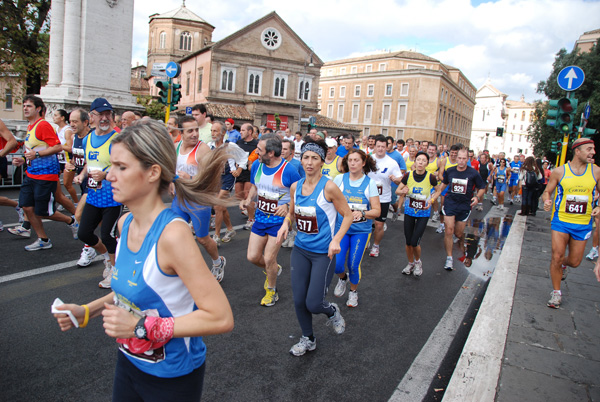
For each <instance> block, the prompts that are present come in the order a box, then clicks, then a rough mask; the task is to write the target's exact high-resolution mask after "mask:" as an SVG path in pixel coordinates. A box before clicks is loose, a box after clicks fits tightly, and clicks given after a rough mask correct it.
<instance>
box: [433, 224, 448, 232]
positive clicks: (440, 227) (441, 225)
mask: <svg viewBox="0 0 600 402" xmlns="http://www.w3.org/2000/svg"><path fill="white" fill-rule="evenodd" d="M444 230H446V225H444V224H443V223H440V226H438V228H437V229H436V230H435V233H444Z"/></svg>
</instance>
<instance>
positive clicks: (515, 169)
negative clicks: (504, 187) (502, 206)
mask: <svg viewBox="0 0 600 402" xmlns="http://www.w3.org/2000/svg"><path fill="white" fill-rule="evenodd" d="M522 166H523V162H521V160H520V159H519V155H515V158H514V159H513V160H512V161H511V162H510V171H511V173H512V174H511V175H510V181H509V182H508V202H510V205H513V202H517V201H519V172H520V171H521V167H522Z"/></svg>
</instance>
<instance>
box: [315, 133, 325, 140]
mask: <svg viewBox="0 0 600 402" xmlns="http://www.w3.org/2000/svg"><path fill="white" fill-rule="evenodd" d="M317 136H318V137H321V139H322V140H324V139H325V134H323V133H322V132H320V131H317Z"/></svg>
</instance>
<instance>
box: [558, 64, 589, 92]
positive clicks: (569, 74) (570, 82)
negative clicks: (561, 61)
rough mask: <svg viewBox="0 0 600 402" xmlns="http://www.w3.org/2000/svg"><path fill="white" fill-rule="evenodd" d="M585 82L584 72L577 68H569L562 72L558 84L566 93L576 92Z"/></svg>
mask: <svg viewBox="0 0 600 402" xmlns="http://www.w3.org/2000/svg"><path fill="white" fill-rule="evenodd" d="M583 81H585V74H584V73H583V70H582V69H581V68H579V67H577V66H569V67H565V68H563V69H562V70H560V73H558V77H556V82H558V86H559V87H561V89H564V90H565V91H574V90H576V89H577V88H579V87H580V86H581V85H582V84H583Z"/></svg>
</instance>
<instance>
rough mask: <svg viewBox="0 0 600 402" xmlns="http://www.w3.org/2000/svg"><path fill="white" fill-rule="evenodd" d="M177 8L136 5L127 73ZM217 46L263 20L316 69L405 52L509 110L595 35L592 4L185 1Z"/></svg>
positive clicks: (548, 0) (597, 16) (598, 4)
mask: <svg viewBox="0 0 600 402" xmlns="http://www.w3.org/2000/svg"><path fill="white" fill-rule="evenodd" d="M181 4H182V0H137V1H135V6H134V7H135V9H134V26H133V54H132V64H133V65H136V64H137V63H139V64H144V65H145V64H146V55H147V51H148V22H149V18H148V17H149V16H150V15H151V14H154V13H164V12H167V11H170V10H173V9H176V8H179V7H180V6H181ZM186 7H187V8H189V9H190V10H191V11H192V12H194V13H195V14H196V15H198V16H199V17H201V18H202V19H204V20H205V21H207V22H208V23H209V24H211V25H213V26H214V27H215V30H214V32H213V41H218V40H220V39H222V38H224V37H226V36H228V35H230V34H232V33H234V32H236V31H238V30H239V29H241V28H243V27H245V26H246V25H248V24H250V23H252V22H254V21H256V20H258V19H259V18H262V17H264V16H265V15H266V14H268V13H270V12H271V11H276V12H277V14H279V16H280V17H281V18H283V20H284V21H285V22H286V23H287V24H288V25H289V26H290V27H291V28H292V29H293V30H294V32H296V34H297V35H298V36H300V38H301V39H302V40H303V41H304V42H305V43H306V44H307V45H308V46H309V47H311V48H312V49H313V50H314V52H315V53H316V54H317V55H318V56H319V57H320V58H321V60H323V61H332V60H338V59H344V58H348V57H357V56H362V55H367V54H373V53H377V52H381V51H392V52H394V51H400V50H412V51H417V52H419V53H423V54H425V55H427V56H430V57H433V58H435V59H438V60H439V61H441V62H442V63H445V64H449V65H451V66H454V67H457V68H459V69H461V70H462V72H463V74H465V76H466V77H467V79H468V80H469V81H471V83H472V84H473V85H474V86H475V87H476V88H480V87H481V86H482V85H484V84H485V82H486V80H487V79H488V78H489V79H490V81H491V83H492V85H493V86H495V87H496V88H497V89H499V90H500V91H502V92H503V93H505V94H507V95H508V99H510V100H519V99H520V97H521V95H523V96H524V97H525V100H526V101H527V102H533V101H534V100H538V99H545V98H544V96H543V95H542V94H537V93H536V92H535V89H536V87H537V83H538V82H539V81H541V80H545V79H547V78H548V76H549V74H550V72H551V70H552V63H553V61H554V57H555V55H556V53H557V52H558V51H559V50H560V49H561V48H566V49H567V51H569V52H570V51H571V50H572V49H573V45H574V43H575V41H576V40H577V39H578V38H579V36H580V35H581V34H583V33H584V32H586V31H591V30H595V29H600V0H594V1H592V0H587V1H584V0H497V1H485V0H471V1H469V0H370V1H365V0H303V1H286V2H284V1H280V0H253V1H247V0H228V1H222V0H202V1H200V0H187V1H186Z"/></svg>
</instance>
